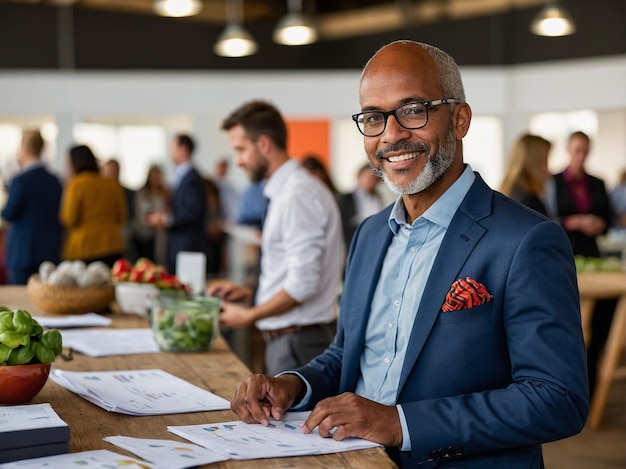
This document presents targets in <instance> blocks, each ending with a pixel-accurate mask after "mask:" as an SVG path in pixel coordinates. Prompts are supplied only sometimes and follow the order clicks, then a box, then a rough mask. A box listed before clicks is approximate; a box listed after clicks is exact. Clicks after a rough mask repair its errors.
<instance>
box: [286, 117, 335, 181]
mask: <svg viewBox="0 0 626 469" xmlns="http://www.w3.org/2000/svg"><path fill="white" fill-rule="evenodd" d="M286 124H287V132H288V137H287V153H288V154H289V156H291V157H294V158H297V159H298V160H302V159H303V158H304V157H305V156H306V155H310V154H315V155H317V156H319V158H320V160H321V161H322V162H323V163H324V165H325V166H326V168H328V169H330V122H329V121H328V120H286Z"/></svg>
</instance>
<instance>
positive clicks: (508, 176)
mask: <svg viewBox="0 0 626 469" xmlns="http://www.w3.org/2000/svg"><path fill="white" fill-rule="evenodd" d="M551 148H552V144H551V143H550V142H549V141H548V140H546V139H545V138H543V137H540V136H538V135H531V134H525V135H522V136H521V137H520V138H519V139H518V140H517V142H515V144H514V145H513V147H512V148H511V151H510V152H509V158H508V161H507V168H506V172H505V175H504V179H503V180H502V185H501V186H500V192H502V193H503V194H505V195H508V196H509V197H511V198H513V199H515V200H517V201H518V202H520V203H522V204H524V205H526V206H528V207H530V208H532V209H533V210H536V211H537V212H539V213H542V214H544V215H547V211H546V207H545V204H544V202H543V197H544V193H545V189H546V181H547V179H548V178H549V177H550V172H549V171H548V154H549V153H550V149H551Z"/></svg>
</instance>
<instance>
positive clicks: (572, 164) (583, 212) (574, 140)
mask: <svg viewBox="0 0 626 469" xmlns="http://www.w3.org/2000/svg"><path fill="white" fill-rule="evenodd" d="M590 147H591V141H590V139H589V136H588V135H587V134H585V133H584V132H581V131H576V132H574V133H572V134H571V135H570V137H569V139H568V142H567V152H568V154H569V158H570V160H569V164H568V166H567V168H565V170H564V171H563V172H561V173H559V174H555V175H554V190H555V195H556V209H557V217H558V221H559V222H560V223H561V225H562V226H563V228H564V229H565V231H566V232H567V236H568V238H569V241H570V243H571V245H572V249H573V250H574V254H577V255H581V256H585V257H600V256H601V254H600V249H599V248H598V243H597V237H598V236H600V235H602V234H605V233H606V232H607V230H608V229H609V226H610V225H611V222H612V220H613V216H614V214H613V209H612V206H611V202H610V199H609V195H608V194H607V191H606V188H605V185H604V181H603V180H602V179H599V178H597V177H595V176H592V175H590V174H588V173H587V172H586V171H585V162H586V161H587V156H588V155H589V150H590ZM616 304H617V300H616V299H605V300H599V301H597V302H596V306H595V308H594V313H593V317H592V319H591V324H590V326H589V330H590V340H589V345H588V349H587V370H588V374H589V394H590V396H592V397H593V393H594V391H595V387H596V381H597V374H598V362H599V360H600V357H601V356H602V352H603V351H604V345H605V343H606V340H607V338H608V335H609V330H610V329H611V323H612V322H613V315H614V313H615V306H616Z"/></svg>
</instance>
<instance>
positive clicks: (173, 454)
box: [104, 436, 228, 469]
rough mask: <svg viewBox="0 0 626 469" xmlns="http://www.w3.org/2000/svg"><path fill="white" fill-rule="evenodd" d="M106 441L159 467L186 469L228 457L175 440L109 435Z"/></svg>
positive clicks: (161, 468)
mask: <svg viewBox="0 0 626 469" xmlns="http://www.w3.org/2000/svg"><path fill="white" fill-rule="evenodd" d="M104 441H108V442H109V443H111V444H114V445H116V446H118V447H120V448H123V449H125V450H127V451H130V452H131V453H133V454H136V455H137V456H139V457H140V458H143V459H145V460H146V461H150V462H151V463H152V464H153V465H154V467H155V468H159V469H185V468H187V467H196V466H202V465H204V464H211V463H214V462H220V461H226V460H227V459H228V457H227V456H224V455H222V454H219V453H216V452H214V451H211V450H209V449H206V448H203V447H201V446H198V445H192V444H189V443H181V442H180V441H174V440H155V439H145V438H132V437H130V436H109V437H106V438H104Z"/></svg>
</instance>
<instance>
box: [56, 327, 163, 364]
mask: <svg viewBox="0 0 626 469" xmlns="http://www.w3.org/2000/svg"><path fill="white" fill-rule="evenodd" d="M61 336H62V337H63V346H64V347H69V348H71V349H72V350H74V351H76V352H80V353H82V354H84V355H88V356H90V357H106V356H110V355H132V354H136V353H156V352H158V351H159V346H158V345H157V343H156V341H155V340H154V334H153V332H152V329H150V328H148V327H145V328H137V329H77V330H64V331H61Z"/></svg>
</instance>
